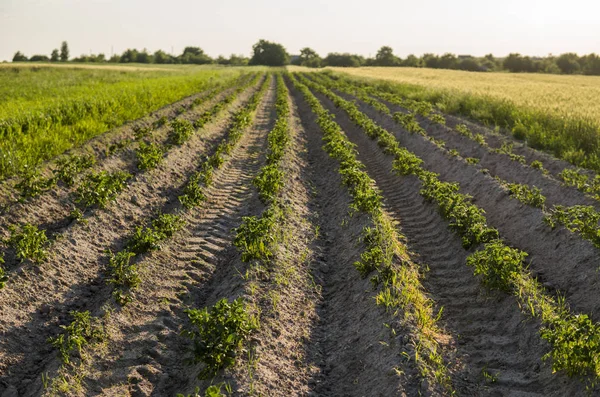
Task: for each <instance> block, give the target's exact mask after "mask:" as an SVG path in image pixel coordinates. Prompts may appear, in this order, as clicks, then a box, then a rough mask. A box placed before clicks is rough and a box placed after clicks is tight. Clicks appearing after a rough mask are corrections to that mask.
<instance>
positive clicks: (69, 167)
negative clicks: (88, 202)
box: [54, 154, 96, 186]
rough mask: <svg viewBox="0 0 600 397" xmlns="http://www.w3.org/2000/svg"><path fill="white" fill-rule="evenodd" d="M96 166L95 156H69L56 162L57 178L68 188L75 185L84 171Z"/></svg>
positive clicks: (55, 171)
mask: <svg viewBox="0 0 600 397" xmlns="http://www.w3.org/2000/svg"><path fill="white" fill-rule="evenodd" d="M94 164H96V157H95V156H94V155H93V154H89V155H83V156H76V155H74V156H67V157H63V158H60V159H58V160H57V161H56V165H57V166H58V168H57V169H56V170H54V174H55V175H56V177H57V178H58V179H59V180H60V181H62V182H63V183H64V184H65V185H67V186H73V185H74V184H75V178H76V177H77V176H78V175H79V174H80V173H81V172H82V171H84V170H86V169H88V168H91V167H93V166H94Z"/></svg>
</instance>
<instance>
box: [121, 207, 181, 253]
mask: <svg viewBox="0 0 600 397" xmlns="http://www.w3.org/2000/svg"><path fill="white" fill-rule="evenodd" d="M184 225H185V221H184V220H183V219H182V218H181V217H180V216H178V215H171V214H161V215H159V216H158V217H157V218H156V219H154V220H153V221H152V224H151V225H150V227H142V226H138V227H137V228H136V230H135V232H134V234H133V236H132V237H131V239H130V240H129V242H128V243H127V249H128V250H129V251H131V252H134V253H135V254H143V253H146V252H150V251H154V250H158V249H160V243H161V242H162V241H163V240H166V239H167V238H170V237H172V236H173V234H174V233H175V232H177V231H179V230H181V229H182V228H183V226H184Z"/></svg>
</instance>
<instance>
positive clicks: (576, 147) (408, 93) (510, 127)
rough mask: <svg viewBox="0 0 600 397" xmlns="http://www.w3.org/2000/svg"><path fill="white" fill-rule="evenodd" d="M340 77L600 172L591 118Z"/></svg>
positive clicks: (384, 82) (596, 130) (473, 97)
mask: <svg viewBox="0 0 600 397" xmlns="http://www.w3.org/2000/svg"><path fill="white" fill-rule="evenodd" d="M336 77H339V78H345V79H347V80H352V81H356V84H360V85H363V86H368V87H374V88H375V89H377V90H379V91H383V92H387V93H392V94H395V95H399V96H401V97H403V98H410V99H415V100H419V101H425V102H428V103H429V104H430V105H431V106H435V107H436V108H438V109H440V110H441V111H443V112H444V113H447V114H458V115H462V116H467V117H469V118H473V119H475V120H478V121H480V122H482V123H483V124H484V125H495V126H497V128H503V129H504V131H503V132H504V133H506V134H507V135H509V136H510V135H512V136H513V137H514V138H515V139H518V140H523V141H526V143H527V145H528V146H530V147H533V148H536V149H541V150H544V151H547V152H549V153H551V154H553V155H554V156H555V157H558V158H560V159H563V160H565V161H567V162H570V163H571V164H573V165H575V166H579V167H585V168H588V169H590V170H594V171H595V172H598V171H600V157H599V156H598V148H599V143H600V141H599V140H598V125H597V123H596V122H592V121H591V120H590V119H585V118H580V117H579V118H578V117H571V116H566V117H565V116H564V115H563V116H558V115H553V114H549V113H548V112H544V111H540V110H532V109H528V108H526V107H523V106H517V105H515V104H514V103H511V102H510V101H506V100H496V99H492V98H489V97H485V98H484V97H478V96H476V95H471V94H466V93H463V94H458V93H457V92H451V91H436V90H431V89H428V88H426V87H417V86H415V85H408V84H402V83H397V82H394V83H390V82H386V81H381V80H379V81H370V82H367V81H364V80H363V81H357V80H356V79H354V78H352V79H350V78H348V77H346V76H343V77H342V76H340V75H336Z"/></svg>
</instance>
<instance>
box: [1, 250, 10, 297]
mask: <svg viewBox="0 0 600 397" xmlns="http://www.w3.org/2000/svg"><path fill="white" fill-rule="evenodd" d="M3 265H4V253H3V252H0V289H2V288H4V286H5V285H6V282H7V281H8V275H7V274H6V271H5V270H4V267H3Z"/></svg>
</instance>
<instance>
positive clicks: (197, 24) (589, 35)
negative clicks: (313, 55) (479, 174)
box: [0, 0, 600, 61]
mask: <svg viewBox="0 0 600 397" xmlns="http://www.w3.org/2000/svg"><path fill="white" fill-rule="evenodd" d="M261 38H264V39H267V40H270V41H276V42H280V43H281V44H283V45H284V46H285V47H286V48H287V50H288V52H290V53H291V54H297V53H298V52H299V50H300V48H302V47H306V46H308V47H312V48H313V49H315V50H316V51H317V52H318V53H319V54H320V55H321V56H325V55H326V54H327V53H328V52H353V53H358V54H362V55H365V56H369V55H373V56H374V55H375V53H376V52H377V50H378V49H379V47H381V46H382V45H389V46H391V47H392V48H393V49H394V52H395V53H396V55H399V56H401V57H405V56H406V55H408V54H410V53H414V54H416V55H421V54H423V53H426V52H432V53H436V54H442V53H445V52H452V53H455V54H471V55H485V54H487V53H490V52H491V53H493V54H494V55H496V56H504V55H507V54H508V53H510V52H520V53H522V54H526V55H547V54H548V53H553V54H559V53H563V52H577V53H579V54H584V53H590V52H596V53H600V1H598V0H569V1H564V0H503V1H488V0H453V1H447V0H395V1H392V0H366V1H365V0H362V1H359V0H329V1H317V0H304V1H285V0H216V1H202V0H170V1H166V0H162V1H158V0H0V61H1V60H12V57H13V55H14V53H15V52H16V51H17V50H20V51H21V52H23V53H25V55H27V56H31V55H33V54H46V55H49V54H50V52H51V51H52V49H54V48H59V46H60V43H61V41H63V40H66V41H68V43H69V47H70V49H71V57H74V56H79V55H81V54H88V53H89V52H90V50H91V52H93V53H99V52H103V53H105V54H106V55H107V57H108V56H110V54H111V48H114V52H115V53H121V52H123V51H124V50H125V49H127V48H138V49H142V48H147V49H148V50H149V51H151V52H154V51H155V50H157V49H163V50H165V51H167V52H169V53H170V52H171V48H173V49H174V52H175V53H176V54H180V53H181V52H182V50H183V48H184V47H185V46H199V47H201V48H203V49H204V50H205V52H207V53H208V54H209V55H210V56H213V57H216V56H218V55H220V54H222V55H226V56H228V55H229V54H231V53H236V54H245V55H250V52H251V47H252V44H254V43H255V42H256V41H258V39H261Z"/></svg>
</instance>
